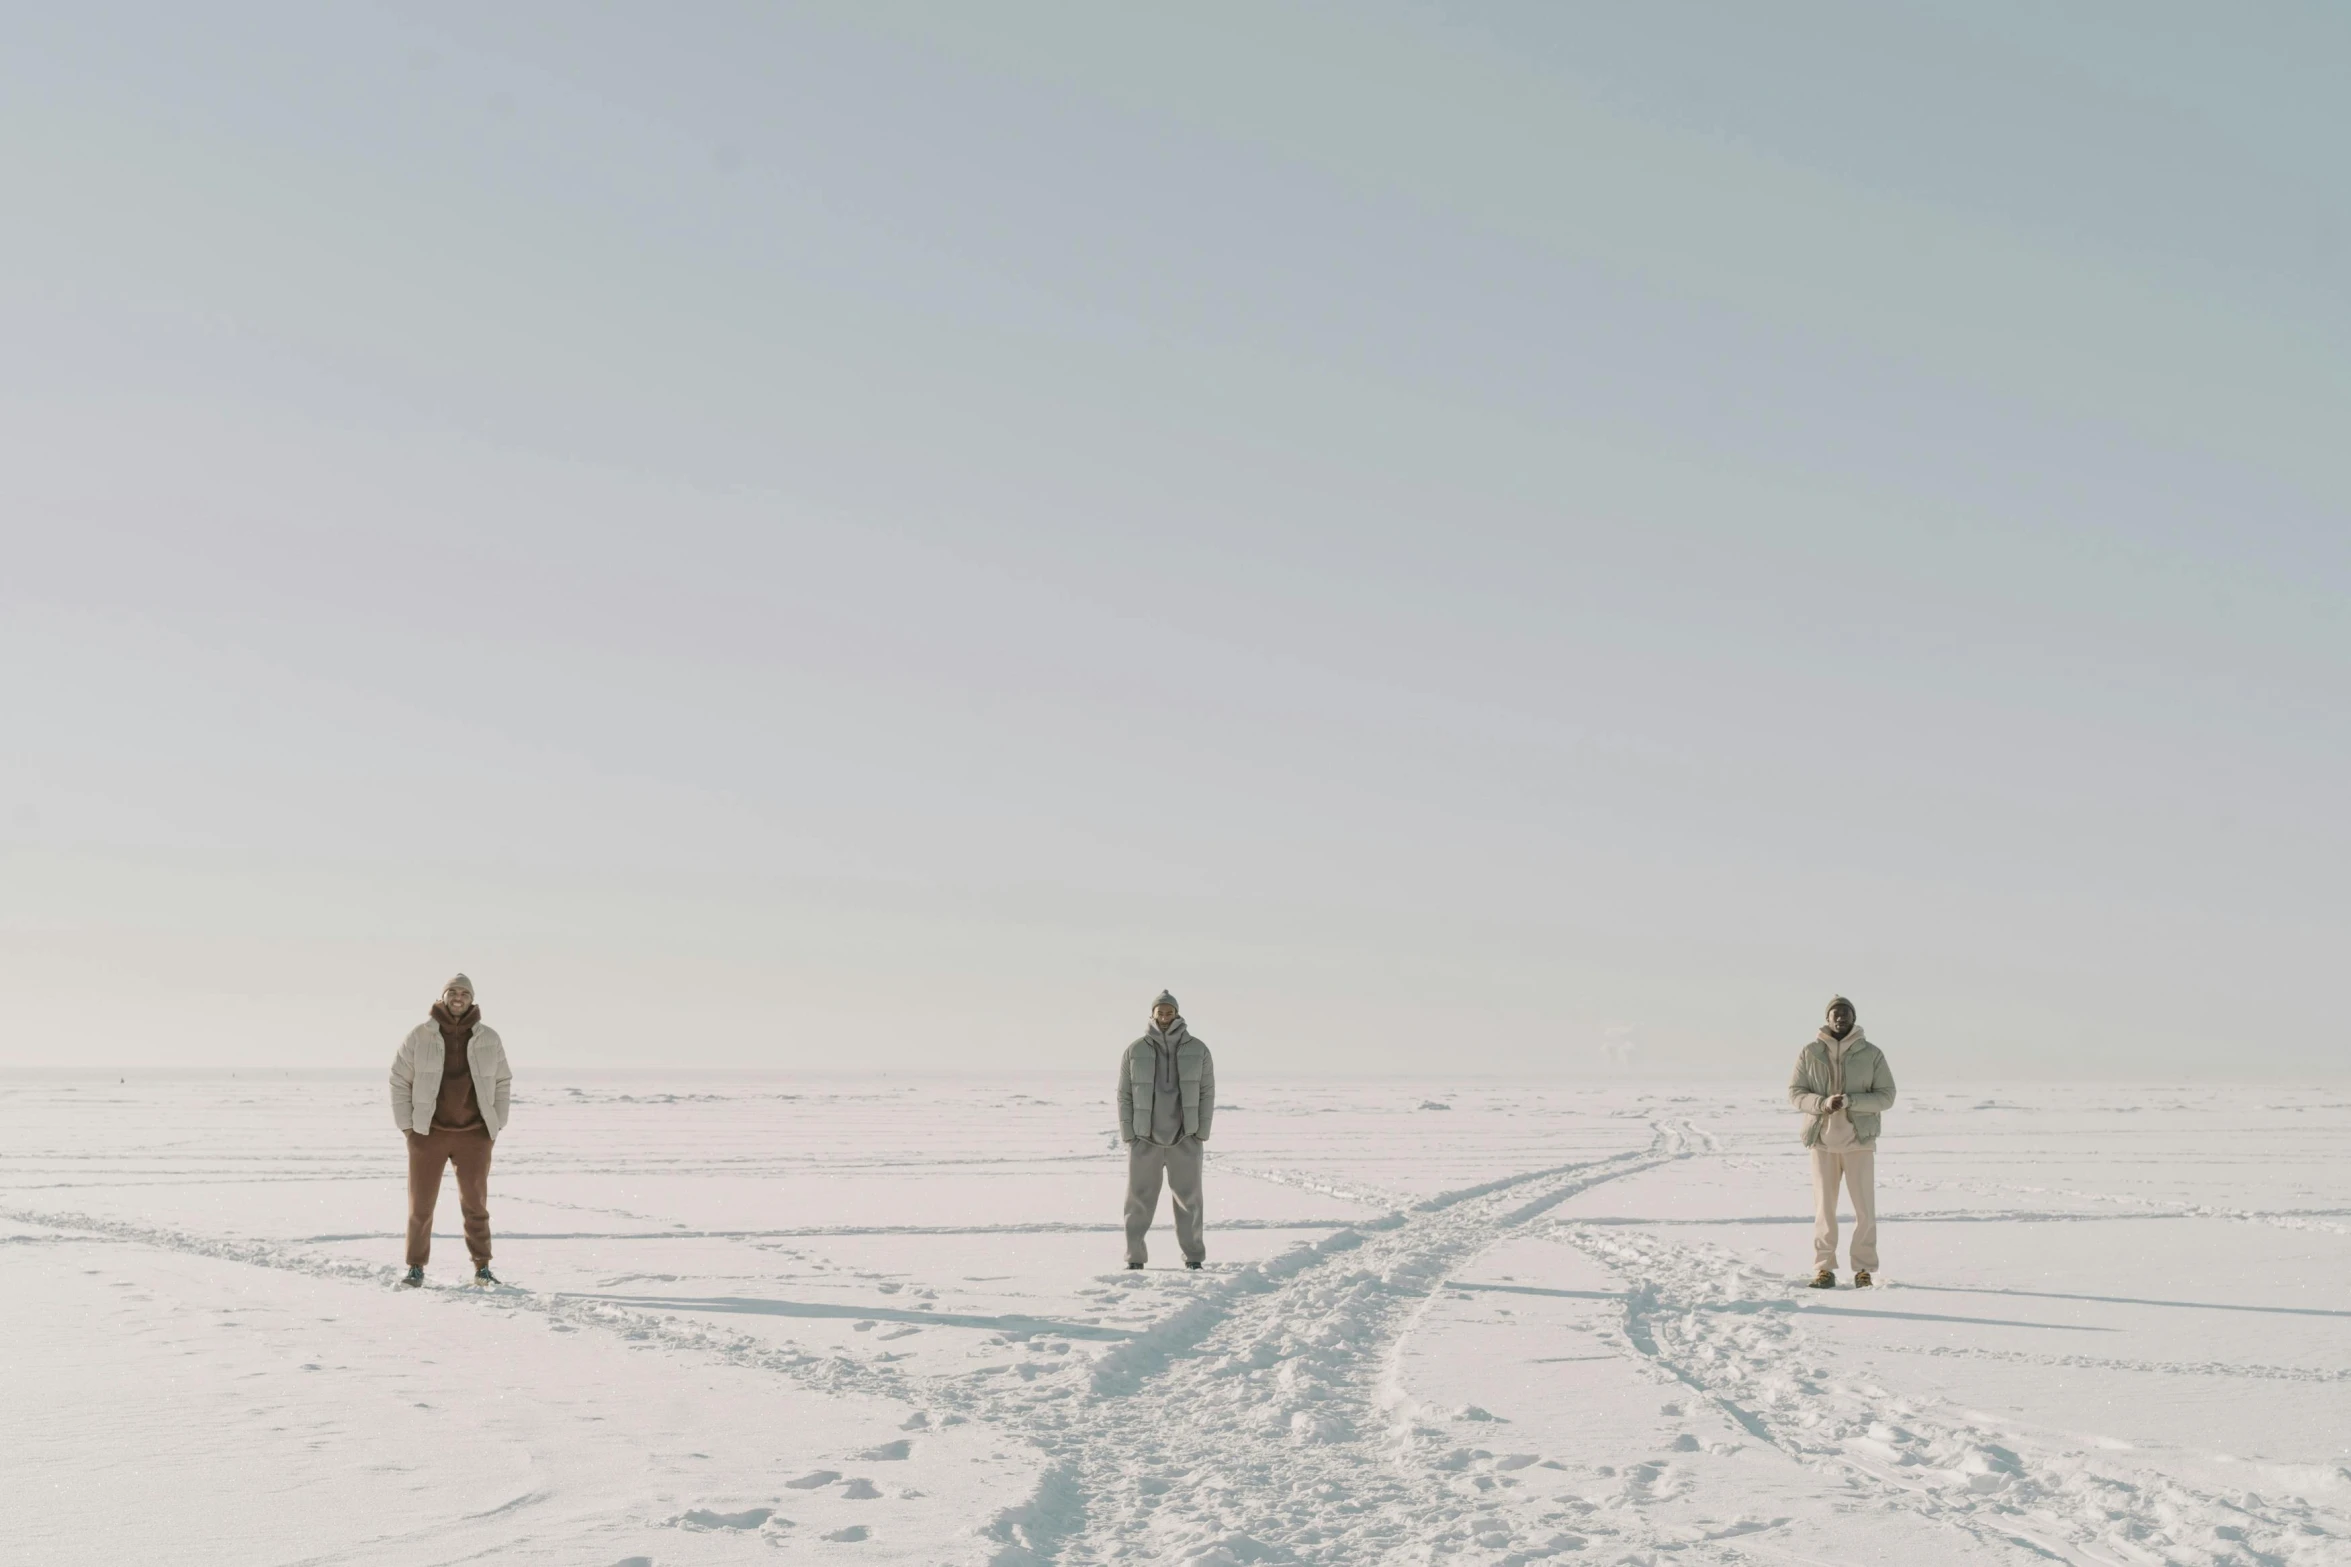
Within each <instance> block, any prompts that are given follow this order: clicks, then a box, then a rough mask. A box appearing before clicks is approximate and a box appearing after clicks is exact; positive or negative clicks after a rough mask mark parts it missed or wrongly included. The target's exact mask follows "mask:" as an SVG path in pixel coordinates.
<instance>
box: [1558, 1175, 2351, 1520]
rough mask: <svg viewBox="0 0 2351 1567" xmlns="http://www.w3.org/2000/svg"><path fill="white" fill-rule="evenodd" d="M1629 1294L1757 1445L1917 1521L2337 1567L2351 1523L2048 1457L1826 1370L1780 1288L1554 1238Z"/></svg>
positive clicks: (2285, 1503) (1645, 1248)
mask: <svg viewBox="0 0 2351 1567" xmlns="http://www.w3.org/2000/svg"><path fill="white" fill-rule="evenodd" d="M1554 1233H1555V1234H1556V1235H1557V1236H1558V1237H1559V1238H1560V1239H1562V1240H1565V1241H1567V1242H1568V1243H1569V1244H1571V1245H1574V1246H1576V1247H1577V1248H1579V1249H1580V1250H1582V1251H1583V1252H1585V1253H1586V1254H1587V1255H1589V1256H1591V1257H1592V1258H1594V1259H1595V1260H1596V1261H1598V1262H1600V1263H1601V1264H1602V1265H1604V1266H1606V1267H1608V1268H1609V1269H1611V1270H1612V1271H1614V1272H1616V1273H1618V1274H1619V1275H1621V1276H1623V1277H1625V1278H1626V1279H1627V1280H1628V1281H1629V1283H1630V1286H1631V1287H1630V1290H1629V1293H1628V1295H1627V1298H1626V1304H1625V1337H1626V1339H1627V1340H1628V1341H1629V1342H1631V1343H1632V1344H1633V1345H1634V1347H1635V1348H1636V1349H1637V1350H1638V1351H1639V1352H1640V1353H1642V1354H1643V1355H1645V1356H1647V1357H1649V1358H1650V1359H1651V1360H1652V1361H1654V1362H1655V1363H1656V1364H1657V1365H1658V1367H1659V1368H1660V1369H1662V1370H1663V1371H1665V1372H1666V1373H1667V1374H1669V1375H1671V1376H1673V1377H1675V1378H1676V1379H1678V1380H1679V1381H1681V1382H1683V1383H1684V1384H1686V1385H1688V1386H1689V1387H1691V1388H1693V1389H1695V1390H1697V1391H1698V1392H1700V1393H1702V1394H1704V1395H1706V1396H1707V1397H1708V1398H1709V1399H1710V1400H1712V1401H1713V1402H1714V1404H1715V1405H1716V1406H1717V1407H1718V1408H1720V1409H1721V1410H1722V1411H1723V1413H1725V1414H1726V1415H1728V1416H1729V1417H1730V1418H1731V1419H1733V1420H1735V1421H1737V1422H1738V1423H1739V1424H1740V1425H1742V1426H1744V1427H1745V1428H1746V1429H1747V1430H1748V1431H1749V1432H1750V1433H1752V1434H1753V1435H1754V1436H1755V1437H1756V1438H1757V1439H1758V1440H1761V1441H1764V1442H1768V1443H1769V1444H1771V1445H1772V1446H1774V1447H1776V1448H1778V1449H1779V1450H1780V1451H1782V1452H1784V1453H1786V1454H1788V1455H1789V1456H1790V1457H1792V1458H1794V1459H1796V1460H1797V1461H1798V1462H1800V1463H1803V1464H1807V1465H1810V1466H1812V1467H1815V1468H1827V1469H1835V1470H1838V1471H1840V1472H1842V1473H1845V1474H1848V1475H1851V1476H1854V1477H1857V1478H1859V1479H1860V1480H1862V1481H1863V1482H1864V1483H1867V1484H1871V1485H1873V1486H1874V1487H1876V1488H1877V1489H1878V1491H1879V1492H1880V1493H1881V1495H1882V1496H1884V1497H1885V1498H1886V1499H1887V1500H1890V1501H1893V1502H1895V1503H1896V1504H1897V1505H1899V1506H1901V1507H1902V1508H1903V1509H1904V1510H1905V1511H1907V1512H1910V1513H1911V1514H1913V1515H1915V1516H1917V1517H1920V1518H1928V1519H1934V1520H1936V1521H1937V1522H1940V1523H1944V1524H1947V1525H1950V1526H1952V1527H1955V1528H1958V1529H1962V1530H1965V1531H1966V1532H1967V1533H1969V1534H1971V1535H1974V1536H1975V1537H1977V1538H1978V1539H1981V1540H1983V1541H1985V1542H1987V1543H1993V1544H2007V1545H2011V1546H2021V1547H2023V1548H2025V1549H2026V1550H2028V1551H2031V1552H2035V1553H2038V1554H2039V1555H2041V1556H2043V1557H2046V1558H2049V1559H2052V1560H2057V1561H2064V1562H2071V1563H2079V1564H2097V1567H2111V1564H2115V1563H2141V1562H2175V1561H2177V1562H2187V1561H2194V1562H2198V1563H2209V1564H2211V1567H2338V1564H2340V1563H2342V1562H2343V1561H2345V1560H2347V1559H2351V1517H2346V1516H2345V1515H2344V1514H2343V1513H2341V1512H2340V1511H2337V1510H2335V1509H2332V1508H2328V1507H2324V1506H2320V1505H2317V1504H2314V1503H2311V1502H2309V1501H2307V1500H2305V1499H2303V1498H2300V1497H2294V1496H2272V1497H2266V1498H2265V1497H2263V1496H2260V1495H2256V1494H2254V1493H2252V1492H2242V1493H2239V1494H2237V1495H2236V1496H2235V1497H2233V1498H2232V1497H2226V1496H2220V1495H2215V1494H2212V1493H2209V1492H2205V1491H2201V1490H2199V1489H2197V1488H2195V1487H2193V1486H2190V1485H2187V1484H2185V1483H2183V1482H2180V1481H2178V1480H2175V1479H2172V1478H2171V1477H2169V1476H2167V1475H2164V1474H2162V1473H2161V1472H2160V1471H2156V1470H2152V1469H2148V1468H2144V1467H2138V1468H2132V1469H2128V1470H2120V1471H2110V1469H2109V1468H2108V1467H2106V1466H2104V1465H2102V1464H2101V1462H2100V1461H2099V1460H2098V1458H2097V1457H2096V1455H2094V1454H2092V1453H2089V1452H2060V1451H2053V1450H2048V1449H2046V1448H2045V1447H2043V1446H2041V1445H2040V1444H2039V1443H2036V1442H2035V1441H2033V1440H2032V1439H2030V1438H2026V1437H2022V1436H2019V1435H2017V1434H2016V1433H2013V1432H2010V1431H2006V1430H2003V1429H2001V1428H2000V1427H1999V1426H1997V1425H1996V1424H1994V1423H1993V1422H1991V1421H1990V1420H1989V1419H1988V1418H1986V1417H1978V1416H1972V1415H1970V1414H1968V1413H1966V1412H1963V1411H1959V1410H1956V1409H1953V1408H1950V1407H1948V1406H1945V1405H1942V1404H1941V1403H1940V1402H1939V1401H1925V1400H1910V1399H1904V1398H1902V1397H1900V1396H1898V1395H1895V1394H1892V1393H1889V1392H1887V1391H1886V1390H1884V1389H1882V1388H1878V1387H1875V1386H1873V1385H1870V1384H1868V1383H1867V1382H1865V1381H1863V1380H1859V1379H1856V1378H1854V1377H1852V1376H1847V1375H1841V1374H1839V1373H1837V1372H1835V1371H1834V1370H1831V1369H1825V1368H1828V1367H1830V1366H1832V1365H1833V1357H1831V1356H1830V1355H1828V1354H1825V1353H1823V1352H1820V1351H1818V1350H1815V1349H1814V1348H1813V1347H1812V1346H1811V1344H1810V1342H1809V1340H1808V1338H1807V1336H1806V1335H1805V1333H1804V1330H1803V1327H1802V1325H1801V1323H1802V1312H1801V1311H1800V1310H1799V1309H1798V1306H1797V1303H1796V1302H1795V1301H1794V1300H1793V1299H1791V1297H1790V1294H1789V1291H1790V1289H1791V1285H1790V1284H1789V1283H1788V1281H1787V1280H1785V1279H1782V1278H1779V1277H1777V1276H1775V1275H1772V1274H1767V1273H1765V1272H1763V1271H1762V1270H1760V1269H1757V1268H1754V1267H1752V1266H1749V1265H1748V1264H1746V1263H1744V1262H1741V1261H1739V1260H1738V1259H1737V1258H1735V1257H1733V1256H1732V1255H1731V1254H1729V1253H1727V1252H1723V1251H1719V1250H1716V1249H1714V1248H1711V1247H1708V1248H1700V1247H1692V1246H1683V1245H1677V1244H1674V1243H1672V1242H1669V1241H1666V1240H1664V1239H1663V1238H1661V1237H1657V1236H1652V1235H1644V1234H1641V1233H1639V1232H1637V1231H1631V1230H1626V1229H1621V1228H1615V1227H1606V1228H1604V1227H1600V1226H1595V1225H1585V1224H1576V1223H1572V1222H1563V1223H1561V1224H1559V1225H1558V1226H1557V1228H1556V1230H1555V1231H1554Z"/></svg>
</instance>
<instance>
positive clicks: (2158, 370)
mask: <svg viewBox="0 0 2351 1567" xmlns="http://www.w3.org/2000/svg"><path fill="white" fill-rule="evenodd" d="M2346 79H2351V11H2346V10H2345V9H2343V8H2341V7H2336V6H2325V5H2316V4H2309V5H2287V4H2275V5H2249V6H2237V7H2213V6H2202V5H2186V4H2131V5H2124V4H2119V3H2117V4H2097V3H2092V4H2086V5H2076V6H2070V7H2064V8H2057V9H2052V8H2048V7H2043V6H2030V5H2023V4H2017V3H1993V4H1983V3H1965V4H1962V3H1959V0H1949V3H1941V4H1913V5H1881V4H1862V3H1859V0H1855V3H1850V4H1834V3H1803V4H1795V5H1787V6H1776V7H1769V8H1761V7H1754V6H1748V5H1740V4H1733V3H1730V0H1721V3H1715V4H1706V3H1695V0H1664V3H1659V4H1652V5H1639V6H1617V7H1600V6H1577V7H1558V6H1548V5H1537V4H1531V3H1528V4H1490V5H1442V6H1439V5H1387V4H1376V3H1372V4H1361V5H1345V6H1340V5H1327V6H1285V5H1260V4H1249V5H1238V4H1232V5H1223V4H1204V5H1187V6H1175V7H1124V6H1099V5H1080V4H1068V5H1023V4H1000V5H988V6H968V5H950V4H939V5H936V6H919V5H900V4H892V3H878V0H855V3H846V0H845V3H840V4H800V5H791V6H758V5H748V4H741V5H715V4H714V5H702V6H686V7H648V6H637V7H595V8H583V7H576V6H570V5H559V4H554V3H551V0H550V3H542V4H503V5H498V6H494V7H483V6H478V5H459V4H454V3H449V4H440V3H433V4H394V5H387V6H380V7H365V8H363V7H356V6H308V5H297V4H291V3H288V4H281V5H270V6H263V5H248V4H240V3H234V0H231V3H225V4H217V5H207V6H201V7H196V6H185V5H177V6H173V5H161V4H156V5H147V6H133V5H109V4H92V5H73V6H49V7H37V8H20V14H17V15H15V16H14V17H12V19H11V23H10V36H9V40H8V45H7V47H6V49H5V50H4V51H0V532H4V535H5V537H4V540H0V542H4V543H5V552H4V554H0V1064H13V1065H20V1066H32V1065H40V1066H58V1065H71V1064H77V1063H81V1062H99V1061H104V1062H122V1063H128V1064H144V1065H151V1066H173V1067H214V1066H230V1065H241V1064H272V1065H279V1066H285V1065H312V1066H322V1067H350V1066H365V1065H370V1064H374V1063H378V1062H380V1061H383V1060H388V1059H389V1056H390V1054H391V1051H392V1049H393V1047H394V1045H395V1044H396V1043H397V1040H398V1036H399V1033H400V1032H401V1030H403V1029H405V1028H406V1027H408V1026H410V1025H411V1024H412V1023H413V1022H414V1021H416V1020H417V1019H419V1018H420V1017H421V1016H422V1013H423V1010H424V1007H425V1006H426V1004H427V1003H428V1002H429V1001H430V1000H431V998H432V996H433V994H434V993H435V991H436V990H437V988H438V987H439V985H440V983H441V981H442V980H443V979H445V978H446V977H447V976H448V975H449V974H450V973H451V972H452V971H454V970H456V969H459V968H463V969H465V970H466V971H468V972H469V973H470V974H472V976H473V977H474V979H475V980H476V982H477V983H478V985H479V987H480V992H481V998H482V1002H483V1006H484V1009H485V1011H486V1013H487V1014H488V1015H489V1017H490V1018H491V1019H492V1020H493V1021H494V1022H496V1023H498V1024H499V1025H500V1026H501V1028H502V1029H503V1031H504V1032H505V1034H506V1038H507V1041H508V1045H509V1049H510V1051H511V1053H512V1055H513V1057H514V1059H515V1061H516V1064H517V1068H518V1070H520V1071H528V1070H529V1069H530V1066H531V1064H532V1063H540V1064H545V1065H554V1064H559V1063H560V1064H565V1065H571V1066H581V1067H605V1066H645V1067H677V1066H715V1067H727V1066H777V1067H828V1068H831V1067H842V1068H852V1067H854V1068H918V1067H919V1068H931V1069H939V1068H947V1069H953V1070H957V1071H969V1070H988V1069H991V1068H995V1067H999V1066H1004V1067H1010V1066H1022V1067H1048V1068H1087V1069H1092V1068H1096V1067H1098V1068H1099V1069H1100V1070H1101V1071H1102V1073H1103V1075H1104V1080H1105V1089H1104V1091H1105V1093H1107V1092H1108V1077H1109V1073H1110V1071H1111V1069H1112V1067H1113V1065H1114V1062H1115V1051H1116V1049H1117V1047H1118V1046H1119V1045H1120V1044H1122V1043H1123V1042H1124V1041H1125V1040H1127V1039H1130V1038H1132V1037H1133V1036H1134V1034H1135V1033H1136V1032H1137V1031H1138V1029H1139V1027H1140V1026H1141V1024H1142V1022H1143V1018H1144V1011H1145V1008H1146V1006H1147V1004H1148V1003H1149V1001H1150V998H1151V997H1152V996H1153V995H1154V994H1155V993H1156V992H1157V991H1158V990H1159V989H1160V987H1161V986H1163V985H1164V986H1171V987H1173V988H1174V990H1175V991H1176V993H1177V994H1178V996H1179V997H1180V998H1181V999H1182V1000H1183V1002H1184V1005H1185V1008H1186V1011H1187V1013H1188V1014H1189V1016H1190V1018H1191V1020H1192V1022H1193V1024H1194V1026H1195V1027H1196V1028H1197V1029H1198V1030H1199V1031H1200V1032H1201V1033H1202V1034H1203V1035H1204V1036H1206V1037H1207V1038H1209V1039H1210V1040H1211V1041H1212V1042H1213V1043H1214V1044H1215V1045H1216V1046H1217V1049H1218V1065H1219V1067H1220V1069H1221V1074H1220V1075H1222V1076H1223V1077H1225V1078H1226V1079H1227V1080H1228V1081H1234V1080H1237V1079H1240V1078H1243V1077H1245V1075H1246V1073H1247V1072H1249V1071H1252V1070H1254V1071H1263V1072H1268V1073H1276V1072H1278V1073H1290V1074H1296V1073H1309V1072H1311V1073H1321V1072H1343V1071H1378V1072H1394V1071H1423V1070H1428V1069H1432V1068H1434V1069H1438V1070H1444V1071H1460V1072H1477V1073H1511V1072H1534V1071H1558V1070H1566V1071H1604V1070H1605V1071H1621V1072H1628V1073H1635V1074H1654V1073H1674V1072H1699V1071H1703V1072H1707V1073H1720V1072H1726V1071H1733V1070H1750V1069H1751V1070H1752V1071H1753V1072H1754V1073H1755V1074H1756V1076H1757V1079H1758V1081H1759V1082H1761V1083H1763V1084H1765V1085H1766V1086H1767V1087H1768V1086H1771V1084H1772V1082H1773V1080H1774V1079H1776V1078H1779V1077H1780V1076H1781V1075H1782V1074H1784V1073H1785V1071H1786V1069H1787V1065H1788V1062H1789V1060H1790V1058H1791V1057H1792V1054H1793V1051H1794V1048H1795V1046H1796V1045H1797V1044H1798V1043H1800V1042H1801V1041H1802V1040H1803V1039H1804V1038H1805V1037H1807V1036H1809V1034H1810V1033H1811V1032H1812V1030H1813V1028H1814V1027H1815V1026H1816V1024H1817V1022H1818V1019H1819V1016H1820V1011H1821V1008H1822V1006H1823V1004H1824V1003H1825V1002H1826V1000H1827V999H1828V997H1829V995H1830V993H1831V992H1832V991H1843V992H1845V993H1846V994H1849V995H1851V996H1853V997H1855V998H1856V999H1857V1000H1858V1002H1859V1003H1860V1009H1861V1016H1862V1021H1863V1024H1864V1026H1865V1027H1867V1028H1868V1029H1869V1030H1870V1031H1871V1033H1872V1034H1873V1036H1875V1037H1878V1038H1880V1039H1882V1040H1883V1041H1884V1043H1885V1044H1886V1046H1887V1048H1888V1050H1889V1053H1890V1055H1891V1057H1892V1059H1893V1062H1894V1064H1895V1067H1896V1069H1897V1071H1898V1072H1899V1073H1901V1074H1902V1075H1903V1076H1904V1078H1905V1081H1906V1082H1907V1081H1910V1080H1913V1079H1916V1080H1918V1081H1921V1082H1928V1081H1933V1080H1935V1079H1937V1078H1947V1077H1964V1078H1967V1079H1969V1080H1972V1081H1982V1080H1984V1079H1986V1078H1996V1077H1999V1076H2002V1075H2009V1074H2013V1075H2034V1076H2051V1075H2057V1076H2093V1075H2102V1074H2139V1075H2153V1076H2165V1077H2176V1076H2181V1075H2187V1074H2213V1073H2224V1074H2235V1073H2253V1074H2257V1075H2293V1076H2309V1075H2311V1074H2313V1073H2327V1074H2339V1073H2341V1072H2342V1071H2343V1070H2344V1063H2345V1061H2346V1053H2345V1046H2346V1043H2347V1039H2346V1028H2345V1025H2344V1021H2343V1019H2344V1008H2343V1005H2342V999H2341V991H2342V983H2341V980H2340V978H2339V976H2340V974H2341V973H2342V972H2343V971H2344V969H2345V967H2346V960H2345V956H2344V954H2345V951H2346V946H2347V942H2346V937H2347V936H2351V915H2347V914H2346V906H2347V902H2351V899H2347V893H2346V889H2347V887H2351V823H2347V820H2346V801H2347V800H2351V731H2347V720H2346V714H2347V712H2351V611H2347V610H2346V607H2345V606H2346V593H2347V590H2351V281H2347V280H2351V194H2347V193H2351V182H2347V181H2346V180H2345V178H2344V174H2343V168H2344V161H2343V160H2344V155H2345V153H2346V150H2347V149H2351V93H2346V92H2344V91H2343V82H2344V81H2345V80H2346ZM1228 1092H1237V1090H1228Z"/></svg>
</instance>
